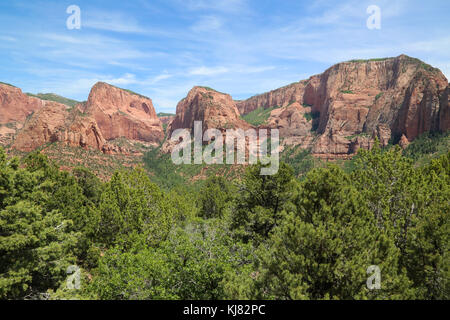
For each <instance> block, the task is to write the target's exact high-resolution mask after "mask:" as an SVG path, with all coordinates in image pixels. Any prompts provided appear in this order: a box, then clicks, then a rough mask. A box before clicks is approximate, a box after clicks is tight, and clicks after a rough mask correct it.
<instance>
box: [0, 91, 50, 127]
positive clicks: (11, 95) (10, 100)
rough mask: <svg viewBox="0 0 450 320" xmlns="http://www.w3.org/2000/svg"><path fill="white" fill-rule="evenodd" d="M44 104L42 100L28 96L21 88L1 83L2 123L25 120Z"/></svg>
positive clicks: (0, 115)
mask: <svg viewBox="0 0 450 320" xmlns="http://www.w3.org/2000/svg"><path fill="white" fill-rule="evenodd" d="M42 105H43V101H42V100H40V99H37V98H34V97H29V96H27V95H26V94H24V93H23V92H22V90H20V89H19V88H16V87H13V86H10V85H7V84H2V83H0V124H7V123H12V122H24V121H25V120H26V118H27V117H28V116H30V115H31V114H33V112H35V111H36V110H38V109H40V108H41V107H42Z"/></svg>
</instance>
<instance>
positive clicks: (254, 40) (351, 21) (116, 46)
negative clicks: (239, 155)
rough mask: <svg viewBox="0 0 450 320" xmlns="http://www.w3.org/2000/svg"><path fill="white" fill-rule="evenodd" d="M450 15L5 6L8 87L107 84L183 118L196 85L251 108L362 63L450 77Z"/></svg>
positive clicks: (347, 2) (214, 2)
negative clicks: (73, 23)
mask: <svg viewBox="0 0 450 320" xmlns="http://www.w3.org/2000/svg"><path fill="white" fill-rule="evenodd" d="M69 5H77V6H79V7H80V9H81V29H80V30H69V29H68V28H67V27H66V20H67V18H68V17H69V14H67V13H66V9H67V7H68V6H69ZM370 5H377V6H379V7H380V9H381V29H380V30H369V29H368V28H367V26H366V20H367V18H368V17H369V14H368V13H367V12H366V10H367V8H368V6H370ZM449 12H450V1H448V0H427V1H423V0H420V1H419V0H410V1H407V0H368V1H365V0H355V1H354V0H342V1H333V0H309V1H300V0H296V1H291V0H282V1H280V0H278V1H275V0H134V1H133V0H129V1H124V0H121V1H116V0H108V1H102V0H88V1H84V0H71V1H61V0H47V1H40V0H34V1H29V0H0V30H1V31H0V70H1V71H0V81H3V82H8V83H12V84H14V85H16V86H18V87H20V88H22V89H23V90H24V91H26V92H32V93H38V92H54V93H57V94H61V95H63V96H66V97H69V98H73V99H77V100H86V99H87V96H88V94H89V90H90V88H91V86H92V85H94V84H95V83H96V82H97V81H106V82H109V83H111V84H114V85H117V86H119V87H123V88H127V89H130V90H133V91H136V92H139V93H141V94H144V95H147V96H149V97H151V98H152V99H153V102H154V105H155V107H156V109H157V111H165V112H167V111H169V112H170V111H171V112H173V111H175V108H176V104H177V102H178V101H179V100H180V99H182V98H183V97H185V96H186V94H187V92H188V91H189V90H190V89H191V88H192V87H193V86H195V85H204V86H209V87H212V88H214V89H216V90H219V91H222V92H227V93H230V94H231V95H232V96H233V98H235V99H244V98H248V97H250V96H252V95H254V94H258V93H262V92H265V91H268V90H271V89H275V88H278V87H280V86H283V85H286V84H289V83H292V82H295V81H299V80H302V79H306V78H308V77H309V76H311V75H313V74H317V73H321V72H323V71H324V70H325V69H327V68H328V67H330V66H331V65H332V64H334V63H337V62H341V61H346V60H350V59H355V58H358V59H359V58H361V59H363V58H375V57H391V56H397V55H399V54H402V53H405V54H408V55H411V56H414V57H417V58H420V59H422V60H424V61H426V62H427V63H429V64H432V65H433V66H435V67H438V68H440V69H441V70H442V71H443V72H444V73H445V75H446V76H447V78H449V77H450V18H449V16H448V14H449Z"/></svg>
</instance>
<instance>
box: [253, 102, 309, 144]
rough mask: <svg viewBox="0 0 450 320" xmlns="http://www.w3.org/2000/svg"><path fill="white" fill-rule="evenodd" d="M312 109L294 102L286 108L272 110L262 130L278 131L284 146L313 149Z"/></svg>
mask: <svg viewBox="0 0 450 320" xmlns="http://www.w3.org/2000/svg"><path fill="white" fill-rule="evenodd" d="M311 114H312V113H311V107H307V106H302V105H300V104H299V103H298V102H294V103H292V104H290V105H288V106H286V107H282V108H277V109H274V110H272V112H271V113H270V116H269V119H268V120H267V122H266V124H264V125H262V126H261V128H262V129H278V130H279V133H280V137H282V138H283V142H284V144H287V145H300V146H302V147H303V148H309V147H311V143H312V137H311V135H310V132H311V130H312V128H313V125H314V119H312V115H311Z"/></svg>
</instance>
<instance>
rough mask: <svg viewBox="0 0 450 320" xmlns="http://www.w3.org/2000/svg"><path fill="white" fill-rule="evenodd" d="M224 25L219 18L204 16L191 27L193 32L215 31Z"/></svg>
mask: <svg viewBox="0 0 450 320" xmlns="http://www.w3.org/2000/svg"><path fill="white" fill-rule="evenodd" d="M222 25H223V23H222V21H221V19H219V18H218V17H215V16H204V17H202V18H200V20H199V21H197V22H196V23H195V24H194V25H193V26H192V27H191V30H192V31H194V32H204V31H206V32H208V31H215V30H218V29H220V27H222Z"/></svg>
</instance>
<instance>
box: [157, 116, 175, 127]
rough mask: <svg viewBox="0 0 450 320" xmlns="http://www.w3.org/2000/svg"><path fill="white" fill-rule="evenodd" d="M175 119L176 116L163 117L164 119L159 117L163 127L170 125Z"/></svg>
mask: <svg viewBox="0 0 450 320" xmlns="http://www.w3.org/2000/svg"><path fill="white" fill-rule="evenodd" d="M173 119H175V116H174V115H173V116H162V117H159V120H160V121H161V123H162V124H163V125H169V124H170V123H171V122H172V121H173Z"/></svg>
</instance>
